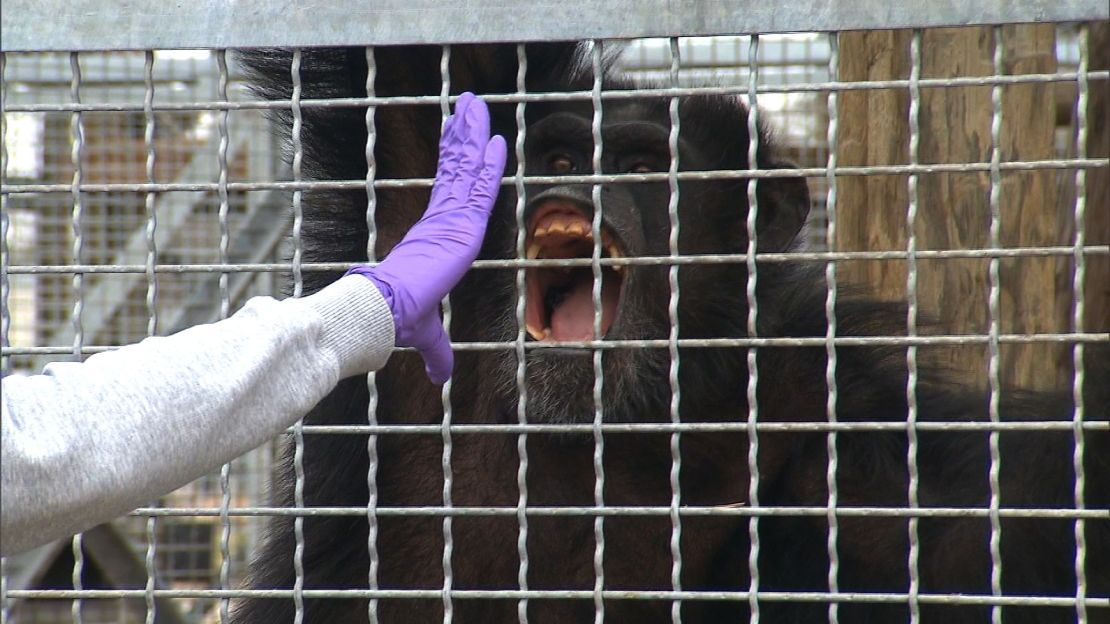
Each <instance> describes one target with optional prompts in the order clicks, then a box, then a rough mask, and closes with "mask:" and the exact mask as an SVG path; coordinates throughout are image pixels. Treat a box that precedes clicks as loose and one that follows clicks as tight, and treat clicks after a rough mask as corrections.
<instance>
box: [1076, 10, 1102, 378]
mask: <svg viewBox="0 0 1110 624" xmlns="http://www.w3.org/2000/svg"><path fill="white" fill-rule="evenodd" d="M1089 28H1090V34H1089V43H1088V46H1087V49H1088V50H1089V52H1090V55H1091V57H1090V70H1091V71H1095V70H1107V69H1110V22H1107V21H1102V22H1095V23H1093V24H1090V25H1089ZM1108 111H1110V81H1107V80H1100V81H1093V80H1092V81H1090V92H1089V93H1088V96H1087V124H1088V127H1087V157H1088V158H1106V157H1108V156H1110V119H1107V117H1108V115H1110V112H1108ZM1073 179H1074V178H1073ZM1086 235H1087V244H1088V245H1110V169H1106V168H1100V169H1089V170H1087V231H1086ZM1085 296H1086V297H1085V298H1086V301H1085V303H1086V305H1085V310H1084V312H1085V314H1084V320H1085V325H1086V328H1087V331H1092V332H1106V331H1110V257H1108V256H1087V279H1086V288H1085ZM1095 383H1099V382H1095Z"/></svg>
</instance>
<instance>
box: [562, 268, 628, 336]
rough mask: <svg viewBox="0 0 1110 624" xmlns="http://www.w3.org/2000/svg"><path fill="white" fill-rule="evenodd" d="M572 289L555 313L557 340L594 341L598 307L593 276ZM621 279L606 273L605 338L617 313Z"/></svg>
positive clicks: (576, 284) (604, 303)
mask: <svg viewBox="0 0 1110 624" xmlns="http://www.w3.org/2000/svg"><path fill="white" fill-rule="evenodd" d="M583 277H584V279H578V280H576V281H575V282H574V284H573V285H572V286H571V288H570V290H568V291H567V293H566V294H565V295H564V296H563V300H562V301H561V302H560V303H559V305H558V306H557V307H556V308H555V309H554V310H552V311H551V338H552V339H553V340H592V339H593V336H594V304H593V287H594V281H593V277H592V276H589V275H587V276H583ZM620 285H621V279H620V277H619V276H617V274H616V273H615V272H614V271H611V270H605V271H604V272H603V274H602V287H601V335H602V336H604V335H605V334H606V333H608V331H609V326H610V325H612V324H613V318H614V317H615V316H616V314H617V303H618V302H619V299H620V290H621V286H620Z"/></svg>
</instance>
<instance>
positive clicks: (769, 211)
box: [756, 162, 809, 252]
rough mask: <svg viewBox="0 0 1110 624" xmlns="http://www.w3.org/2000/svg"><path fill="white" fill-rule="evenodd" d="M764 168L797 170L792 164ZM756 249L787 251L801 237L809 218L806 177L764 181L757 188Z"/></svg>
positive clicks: (777, 163) (772, 164) (774, 164)
mask: <svg viewBox="0 0 1110 624" xmlns="http://www.w3.org/2000/svg"><path fill="white" fill-rule="evenodd" d="M760 168H761V169H766V168H770V169H796V167H795V166H794V165H792V164H790V163H782V162H773V163H771V164H770V166H769V167H768V166H766V165H761V166H760ZM756 197H757V198H758V199H759V214H758V215H756V235H757V238H756V250H757V251H761V252H777V251H786V250H787V249H789V248H790V247H791V245H792V244H793V243H794V239H796V238H797V237H798V233H799V232H801V230H802V226H804V225H805V222H806V217H807V216H809V186H808V185H807V184H806V179H805V178H803V177H796V178H763V179H762V180H760V181H759V186H758V187H757V188H756Z"/></svg>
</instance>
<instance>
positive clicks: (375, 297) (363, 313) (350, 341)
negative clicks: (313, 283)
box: [302, 275, 394, 379]
mask: <svg viewBox="0 0 1110 624" xmlns="http://www.w3.org/2000/svg"><path fill="white" fill-rule="evenodd" d="M302 301H303V302H304V303H305V304H307V305H308V306H309V307H311V308H312V309H313V310H314V311H315V312H316V313H317V314H319V315H320V317H321V319H322V320H323V324H322V326H321V329H320V336H319V346H320V349H321V351H324V352H325V353H332V354H334V356H335V358H336V360H337V361H338V363H339V378H340V379H344V378H346V377H351V376H353V375H361V374H366V373H368V372H370V371H375V370H378V369H379V368H381V367H383V366H385V363H386V361H387V360H389V356H390V354H391V353H392V352H393V341H394V328H393V312H392V311H390V309H389V305H388V304H387V303H386V301H385V298H384V297H382V294H381V292H380V291H379V290H378V288H377V287H376V286H375V285H374V283H373V282H371V281H370V280H368V279H366V278H365V277H363V276H361V275H348V276H345V277H342V278H340V279H339V280H337V281H336V282H334V283H332V284H331V285H329V286H328V287H326V288H324V289H323V290H321V291H320V292H317V293H316V294H313V295H310V296H308V297H305V298H304V299H302Z"/></svg>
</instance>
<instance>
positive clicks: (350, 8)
mask: <svg viewBox="0 0 1110 624" xmlns="http://www.w3.org/2000/svg"><path fill="white" fill-rule="evenodd" d="M515 8H516V9H517V10H507V9H508V7H506V5H505V4H504V3H499V2H495V1H493V0H477V1H474V2H465V3H463V2H458V3H444V2H438V1H437V0H380V1H379V2H374V3H372V4H370V3H365V2H357V1H351V0H344V1H339V2H309V3H293V2H280V3H279V2H268V1H267V0H238V1H237V2H196V3H187V2H182V3H173V2H165V3H157V4H151V3H149V2H142V1H141V0H124V1H121V2H116V3H111V4H109V3H105V2H103V1H102V0H73V1H68V2H67V1H66V0H7V2H6V3H5V7H4V13H3V15H2V16H0V29H2V30H3V32H4V39H3V43H2V44H0V46H2V47H0V50H3V51H31V50H61V51H70V50H145V49H184V48H236V47H260V46H283V47H307V46H337V45H365V44H366V43H367V42H372V43H373V44H374V45H394V44H405V43H435V44H445V43H446V44H456V43H481V42H488V41H543V40H546V41H551V40H585V39H628V38H634V37H677V36H698V35H719V34H740V33H780V32H808V31H834V30H864V29H879V28H915V27H916V28H926V27H931V26H963V25H970V24H1006V23H1016V22H1069V21H1079V20H1096V19H1107V17H1110V9H1108V8H1107V6H1106V3H1105V2H1102V0H1059V1H1057V2H1052V1H1046V0H1012V1H1009V0H982V1H980V2H943V3H940V2H936V3H928V4H921V3H916V4H915V3H897V2H894V3H891V2H886V1H883V0H860V1H853V0H796V1H794V2H788V3H774V2H759V1H758V0H714V1H710V2H668V1H667V0H582V1H581V2H576V3H573V4H567V3H546V4H543V5H539V6H535V7H531V8H533V10H525V9H524V7H515ZM167 24H173V27H172V28H167V27H166V25H167Z"/></svg>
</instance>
